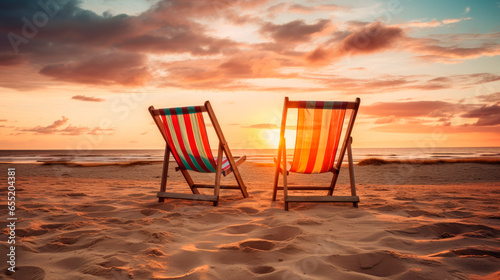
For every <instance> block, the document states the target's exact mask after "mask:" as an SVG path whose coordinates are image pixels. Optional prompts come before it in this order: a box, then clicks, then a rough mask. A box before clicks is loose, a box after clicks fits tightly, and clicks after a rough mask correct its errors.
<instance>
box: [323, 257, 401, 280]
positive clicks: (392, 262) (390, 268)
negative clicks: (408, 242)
mask: <svg viewBox="0 0 500 280" xmlns="http://www.w3.org/2000/svg"><path fill="white" fill-rule="evenodd" d="M326 260H327V261H328V262H330V263H331V264H332V265H334V266H341V267H343V268H345V269H349V270H352V271H356V272H359V273H363V274H368V275H373V276H378V277H389V276H391V275H395V274H399V273H401V272H403V271H405V270H406V269H407V268H406V267H405V265H404V262H403V260H402V257H401V256H398V255H397V254H395V253H393V252H391V251H379V252H372V253H362V254H353V255H335V256H330V257H328V258H327V259H326Z"/></svg>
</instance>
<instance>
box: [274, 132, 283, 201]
mask: <svg viewBox="0 0 500 280" xmlns="http://www.w3.org/2000/svg"><path fill="white" fill-rule="evenodd" d="M282 143H283V140H280V143H279V147H278V158H277V159H276V170H275V172H274V185H273V201H276V193H277V192H278V182H279V176H280V165H281V145H282Z"/></svg>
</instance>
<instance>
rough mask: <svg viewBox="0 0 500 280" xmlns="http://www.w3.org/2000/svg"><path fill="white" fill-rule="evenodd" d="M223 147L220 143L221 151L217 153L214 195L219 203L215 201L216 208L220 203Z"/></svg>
mask: <svg viewBox="0 0 500 280" xmlns="http://www.w3.org/2000/svg"><path fill="white" fill-rule="evenodd" d="M222 151H223V147H222V144H221V143H219V151H218V153H217V170H216V172H215V186H214V195H215V196H216V197H217V201H214V206H217V204H218V203H219V191H220V178H221V174H222V156H223V153H222Z"/></svg>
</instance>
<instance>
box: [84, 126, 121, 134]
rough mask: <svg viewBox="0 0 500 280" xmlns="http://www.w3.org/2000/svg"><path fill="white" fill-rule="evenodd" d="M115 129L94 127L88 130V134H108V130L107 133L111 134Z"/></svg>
mask: <svg viewBox="0 0 500 280" xmlns="http://www.w3.org/2000/svg"><path fill="white" fill-rule="evenodd" d="M114 131H115V129H114V128H100V127H94V128H93V129H91V130H90V131H88V132H87V134H90V135H103V134H106V132H107V135H110V134H113V133H112V132H114Z"/></svg>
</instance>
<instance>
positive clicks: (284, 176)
mask: <svg viewBox="0 0 500 280" xmlns="http://www.w3.org/2000/svg"><path fill="white" fill-rule="evenodd" d="M281 153H282V155H283V168H282V171H283V194H284V196H285V211H288V180H287V177H288V175H287V173H288V172H287V171H288V170H287V168H286V143H285V142H284V141H283V150H282V151H281Z"/></svg>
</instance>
